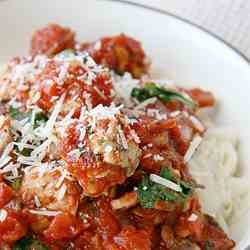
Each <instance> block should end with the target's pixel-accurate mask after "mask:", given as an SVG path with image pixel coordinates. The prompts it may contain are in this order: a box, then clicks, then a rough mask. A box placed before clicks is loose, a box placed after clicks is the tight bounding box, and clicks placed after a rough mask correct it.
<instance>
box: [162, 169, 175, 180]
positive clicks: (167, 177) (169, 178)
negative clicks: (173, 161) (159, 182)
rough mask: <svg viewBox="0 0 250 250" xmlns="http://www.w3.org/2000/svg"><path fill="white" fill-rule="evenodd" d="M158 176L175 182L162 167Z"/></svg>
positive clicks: (170, 173)
mask: <svg viewBox="0 0 250 250" xmlns="http://www.w3.org/2000/svg"><path fill="white" fill-rule="evenodd" d="M160 176H161V177H163V178H165V179H167V180H170V181H175V178H174V176H173V174H172V172H171V171H170V169H169V168H166V167H162V168H161V172H160Z"/></svg>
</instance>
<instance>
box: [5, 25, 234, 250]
mask: <svg viewBox="0 0 250 250" xmlns="http://www.w3.org/2000/svg"><path fill="white" fill-rule="evenodd" d="M74 34H75V33H74V32H73V31H71V30H70V29H68V28H64V27H61V26H59V25H56V24H51V25H48V26H47V27H45V28H42V29H41V30H38V31H36V32H35V33H34V34H33V36H32V41H31V49H30V56H28V57H16V58H14V59H12V60H11V61H10V62H9V63H8V64H7V65H6V67H5V70H4V71H3V73H2V75H1V76H0V101H1V109H0V110H1V115H0V138H1V141H0V246H1V247H2V248H3V249H16V250H20V249H43V250H45V249H52V250H57V249H72V250H73V249H79V250H81V249H84V250H85V249H89V250H90V249H91V250H102V249H103V250H104V249H110V250H132V249H136V250H150V249H153V250H154V249H155V250H158V249H160V250H188V249H192V250H199V249H200V250H209V249H210V250H212V249H214V250H223V249H224V250H229V249H233V248H234V246H235V243H234V241H233V240H231V239H230V238H229V236H228V235H227V233H226V232H225V231H224V230H223V229H222V227H221V225H219V224H218V223H217V221H216V219H217V216H216V215H215V216H214V215H213V214H206V213H205V212H204V211H206V207H204V206H203V203H204V202H203V201H202V203H201V202H200V200H203V198H204V197H205V196H203V194H202V192H203V190H206V181H205V180H204V182H203V181H201V180H202V179H199V178H198V177H197V178H196V177H195V178H194V176H196V174H195V173H197V171H198V172H199V173H200V172H202V170H201V169H200V168H199V167H200V165H199V166H198V167H197V164H196V162H202V161H203V163H202V164H204V161H205V162H206V157H207V155H206V153H204V152H206V148H205V149H204V148H203V149H201V148H202V147H204V145H202V144H203V143H204V142H203V140H208V139H206V137H207V126H206V125H205V123H204V122H203V120H202V118H201V117H200V115H199V113H200V112H201V111H202V109H204V108H214V105H215V98H214V96H213V94H212V93H211V92H209V91H205V90H202V89H197V88H195V89H185V88H181V87H176V86H173V85H168V84H167V82H166V83H162V81H161V82H159V81H156V80H151V79H150V73H149V71H148V70H149V63H148V61H149V60H148V59H147V57H146V55H145V52H144V51H143V49H142V45H141V44H140V42H138V41H137V40H135V39H134V38H131V37H128V36H126V35H124V34H122V35H118V36H113V37H104V38H101V39H100V40H98V41H95V42H84V43H78V42H76V41H75V38H74V36H75V35H74ZM204 138H205V139H204ZM209 145H210V144H209ZM215 146H216V144H215ZM210 147H213V146H209V148H210ZM204 150H205V151H204ZM231 150H232V152H234V149H233V148H231ZM197 154H198V157H197V156H196V155H197ZM199 154H200V158H199ZM202 157H203V158H202ZM198 164H199V163H198ZM213 171H214V170H213ZM208 210H209V209H208ZM216 211H217V210H216ZM218 211H220V210H219V209H218ZM219 222H220V221H219ZM224 224H226V222H225V221H224Z"/></svg>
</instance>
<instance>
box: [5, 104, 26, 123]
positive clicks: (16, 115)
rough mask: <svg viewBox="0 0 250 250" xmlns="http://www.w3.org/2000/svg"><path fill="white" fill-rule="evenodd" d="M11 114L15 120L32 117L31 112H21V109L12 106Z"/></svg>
mask: <svg viewBox="0 0 250 250" xmlns="http://www.w3.org/2000/svg"><path fill="white" fill-rule="evenodd" d="M9 114H10V116H11V117H12V118H13V119H15V120H23V119H25V118H30V117H31V112H21V111H20V110H19V109H17V108H14V107H12V106H10V109H9Z"/></svg>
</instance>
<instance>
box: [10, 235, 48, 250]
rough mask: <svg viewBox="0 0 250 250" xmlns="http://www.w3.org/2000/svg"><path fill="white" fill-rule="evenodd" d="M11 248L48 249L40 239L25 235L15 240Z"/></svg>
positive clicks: (20, 249)
mask: <svg viewBox="0 0 250 250" xmlns="http://www.w3.org/2000/svg"><path fill="white" fill-rule="evenodd" d="M13 250H49V248H48V247H47V246H46V245H45V244H44V243H42V242H41V241H40V240H37V239H34V238H31V237H28V236H27V237H24V238H22V239H21V240H19V241H17V242H16V243H15V245H14V246H13Z"/></svg>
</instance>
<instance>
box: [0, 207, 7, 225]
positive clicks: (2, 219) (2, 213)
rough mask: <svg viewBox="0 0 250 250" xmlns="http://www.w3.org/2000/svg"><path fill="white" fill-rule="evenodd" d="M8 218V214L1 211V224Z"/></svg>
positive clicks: (3, 210)
mask: <svg viewBox="0 0 250 250" xmlns="http://www.w3.org/2000/svg"><path fill="white" fill-rule="evenodd" d="M7 216H8V212H7V211H6V210H5V209H0V222H3V221H5V219H6V218H7Z"/></svg>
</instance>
